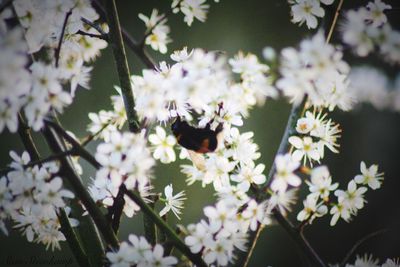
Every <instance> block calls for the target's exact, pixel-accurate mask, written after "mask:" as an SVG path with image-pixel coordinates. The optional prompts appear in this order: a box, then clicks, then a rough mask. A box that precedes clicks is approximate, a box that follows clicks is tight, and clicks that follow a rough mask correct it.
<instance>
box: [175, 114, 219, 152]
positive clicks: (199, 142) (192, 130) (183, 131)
mask: <svg viewBox="0 0 400 267" xmlns="http://www.w3.org/2000/svg"><path fill="white" fill-rule="evenodd" d="M210 125H211V122H209V123H207V125H206V127H204V128H196V127H193V126H191V125H189V124H188V123H187V122H186V121H183V120H181V118H180V117H179V116H178V117H177V118H176V120H175V121H174V122H173V123H172V125H171V130H172V132H173V134H174V135H175V137H176V140H177V141H178V144H180V145H181V146H183V147H184V148H186V149H188V150H191V151H194V152H197V153H201V154H204V153H209V152H214V151H215V150H216V149H217V147H218V144H219V139H220V136H221V133H222V130H223V125H222V123H221V124H219V125H218V126H217V128H216V129H215V130H211V129H210Z"/></svg>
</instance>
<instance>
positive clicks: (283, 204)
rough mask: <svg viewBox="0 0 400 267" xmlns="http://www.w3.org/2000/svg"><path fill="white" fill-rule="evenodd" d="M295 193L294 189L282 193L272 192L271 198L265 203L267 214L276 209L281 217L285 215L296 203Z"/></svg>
mask: <svg viewBox="0 0 400 267" xmlns="http://www.w3.org/2000/svg"><path fill="white" fill-rule="evenodd" d="M296 193H297V189H296V188H293V189H289V190H286V191H283V192H281V191H276V192H275V191H272V192H271V196H270V198H269V199H268V202H267V210H268V212H271V211H272V210H273V209H274V208H278V209H279V211H280V212H281V213H282V214H283V215H286V213H287V211H291V205H293V204H295V203H296V200H297V196H296Z"/></svg>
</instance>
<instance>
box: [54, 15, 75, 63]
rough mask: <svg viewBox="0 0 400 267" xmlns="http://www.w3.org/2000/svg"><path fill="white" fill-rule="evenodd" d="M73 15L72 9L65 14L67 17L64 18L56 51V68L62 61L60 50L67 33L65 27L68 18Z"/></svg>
mask: <svg viewBox="0 0 400 267" xmlns="http://www.w3.org/2000/svg"><path fill="white" fill-rule="evenodd" d="M71 15H72V9H70V10H69V11H68V12H67V13H66V14H65V18H64V23H63V26H62V29H61V33H60V38H59V40H58V46H57V49H56V51H55V53H54V55H55V58H56V63H55V66H56V68H58V62H59V61H60V52H61V46H62V42H63V39H64V34H65V28H66V27H67V23H68V19H69V17H70V16H71Z"/></svg>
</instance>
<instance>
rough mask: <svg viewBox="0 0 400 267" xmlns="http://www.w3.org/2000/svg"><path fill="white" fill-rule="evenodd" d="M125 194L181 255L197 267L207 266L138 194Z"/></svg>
mask: <svg viewBox="0 0 400 267" xmlns="http://www.w3.org/2000/svg"><path fill="white" fill-rule="evenodd" d="M125 194H126V195H127V196H128V197H129V198H130V199H132V200H133V201H134V202H135V203H136V204H137V205H138V206H139V207H140V209H141V210H142V211H143V213H145V214H146V215H147V216H149V217H150V218H151V219H152V221H153V222H154V223H155V224H156V225H157V226H158V227H159V228H160V229H161V230H162V231H163V232H164V233H165V234H166V235H167V236H168V238H169V239H170V241H171V242H173V244H174V246H175V247H176V248H177V249H178V250H179V251H180V252H182V254H184V255H185V256H186V257H187V258H188V259H189V260H190V261H192V262H193V263H194V264H195V265H196V266H198V267H201V266H202V267H206V266H207V264H206V263H205V262H204V261H203V259H202V258H201V256H200V254H193V253H192V252H191V251H190V249H189V248H188V247H187V246H186V245H185V243H184V242H183V241H182V240H181V239H180V238H179V236H178V235H177V234H176V233H175V231H174V230H173V229H172V228H171V227H170V226H169V225H168V224H167V223H166V222H165V221H164V220H163V219H162V218H160V216H158V214H157V213H155V212H154V210H153V209H152V208H150V206H149V205H147V204H146V202H144V200H143V199H142V198H141V197H140V196H139V194H138V193H136V192H133V191H130V190H126V192H125Z"/></svg>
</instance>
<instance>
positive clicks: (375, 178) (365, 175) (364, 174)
mask: <svg viewBox="0 0 400 267" xmlns="http://www.w3.org/2000/svg"><path fill="white" fill-rule="evenodd" d="M360 169H361V174H359V175H356V177H354V181H355V182H356V183H358V184H368V186H369V187H370V188H371V189H372V190H375V189H379V188H380V187H381V183H382V182H381V181H382V180H383V173H378V165H376V164H373V165H371V166H370V167H369V168H367V166H366V165H365V162H364V161H362V162H361V164H360Z"/></svg>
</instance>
